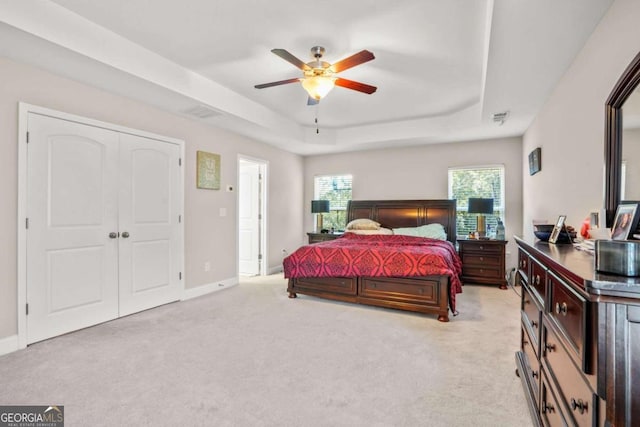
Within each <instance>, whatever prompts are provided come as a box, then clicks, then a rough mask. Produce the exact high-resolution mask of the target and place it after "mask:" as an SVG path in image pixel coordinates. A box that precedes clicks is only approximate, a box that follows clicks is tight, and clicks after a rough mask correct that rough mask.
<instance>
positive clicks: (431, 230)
mask: <svg viewBox="0 0 640 427" xmlns="http://www.w3.org/2000/svg"><path fill="white" fill-rule="evenodd" d="M393 234H402V235H405V236H417V237H427V238H429V239H438V240H447V233H446V232H445V231H444V227H443V226H442V224H438V223H433V224H427V225H421V226H419V227H403V228H394V229H393Z"/></svg>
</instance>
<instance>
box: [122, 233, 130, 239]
mask: <svg viewBox="0 0 640 427" xmlns="http://www.w3.org/2000/svg"><path fill="white" fill-rule="evenodd" d="M127 237H129V232H128V231H125V232H123V233H122V238H123V239H126V238H127Z"/></svg>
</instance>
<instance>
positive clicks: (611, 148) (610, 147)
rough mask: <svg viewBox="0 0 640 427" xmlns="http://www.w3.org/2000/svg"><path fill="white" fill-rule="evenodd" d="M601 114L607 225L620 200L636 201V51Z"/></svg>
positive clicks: (639, 85)
mask: <svg viewBox="0 0 640 427" xmlns="http://www.w3.org/2000/svg"><path fill="white" fill-rule="evenodd" d="M605 115H606V119H605V194H604V198H605V209H606V210H607V226H608V227H610V226H611V223H612V222H613V216H614V214H615V212H616V209H617V207H618V204H619V203H620V201H621V200H640V185H638V183H640V179H639V178H640V53H639V54H638V55H636V57H635V58H634V59H633V61H631V63H630V64H629V66H628V67H627V69H626V70H625V71H624V73H622V76H621V77H620V79H619V80H618V82H617V83H616V85H615V87H614V88H613V91H612V92H611V95H609V98H608V99H607V102H606V104H605ZM623 141H624V143H623ZM634 184H635V185H634Z"/></svg>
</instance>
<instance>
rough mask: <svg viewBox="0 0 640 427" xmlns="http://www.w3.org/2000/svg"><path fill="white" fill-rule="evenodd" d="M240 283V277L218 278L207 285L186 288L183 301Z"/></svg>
mask: <svg viewBox="0 0 640 427" xmlns="http://www.w3.org/2000/svg"><path fill="white" fill-rule="evenodd" d="M237 284H238V278H237V277H232V278H230V279H224V280H218V281H216V282H213V283H207V284H206V285H201V286H198V287H195V288H189V289H185V290H184V293H183V294H182V301H184V300H188V299H191V298H197V297H201V296H202V295H206V294H210V293H212V292H218V291H221V290H223V289H228V288H231V287H233V286H235V285H237Z"/></svg>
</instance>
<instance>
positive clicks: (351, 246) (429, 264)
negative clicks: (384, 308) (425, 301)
mask: <svg viewBox="0 0 640 427" xmlns="http://www.w3.org/2000/svg"><path fill="white" fill-rule="evenodd" d="M283 266H284V277H286V278H298V277H359V276H366V277H381V276H384V277H416V276H430V275H446V276H449V277H450V283H451V291H450V306H451V309H452V311H453V312H454V313H455V296H456V294H458V293H460V292H462V284H461V283H460V278H459V275H460V273H461V271H462V262H461V261H460V257H459V256H458V253H457V252H456V250H455V248H454V246H453V244H452V243H451V242H449V241H445V240H435V239H427V238H423V237H413V236H399V235H357V234H353V233H345V235H344V236H342V237H341V238H339V239H335V240H330V241H327V242H322V243H316V244H313V245H307V246H302V247H301V248H299V249H297V250H296V251H295V252H294V253H292V254H291V255H289V256H288V257H286V258H285V259H284V261H283Z"/></svg>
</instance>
